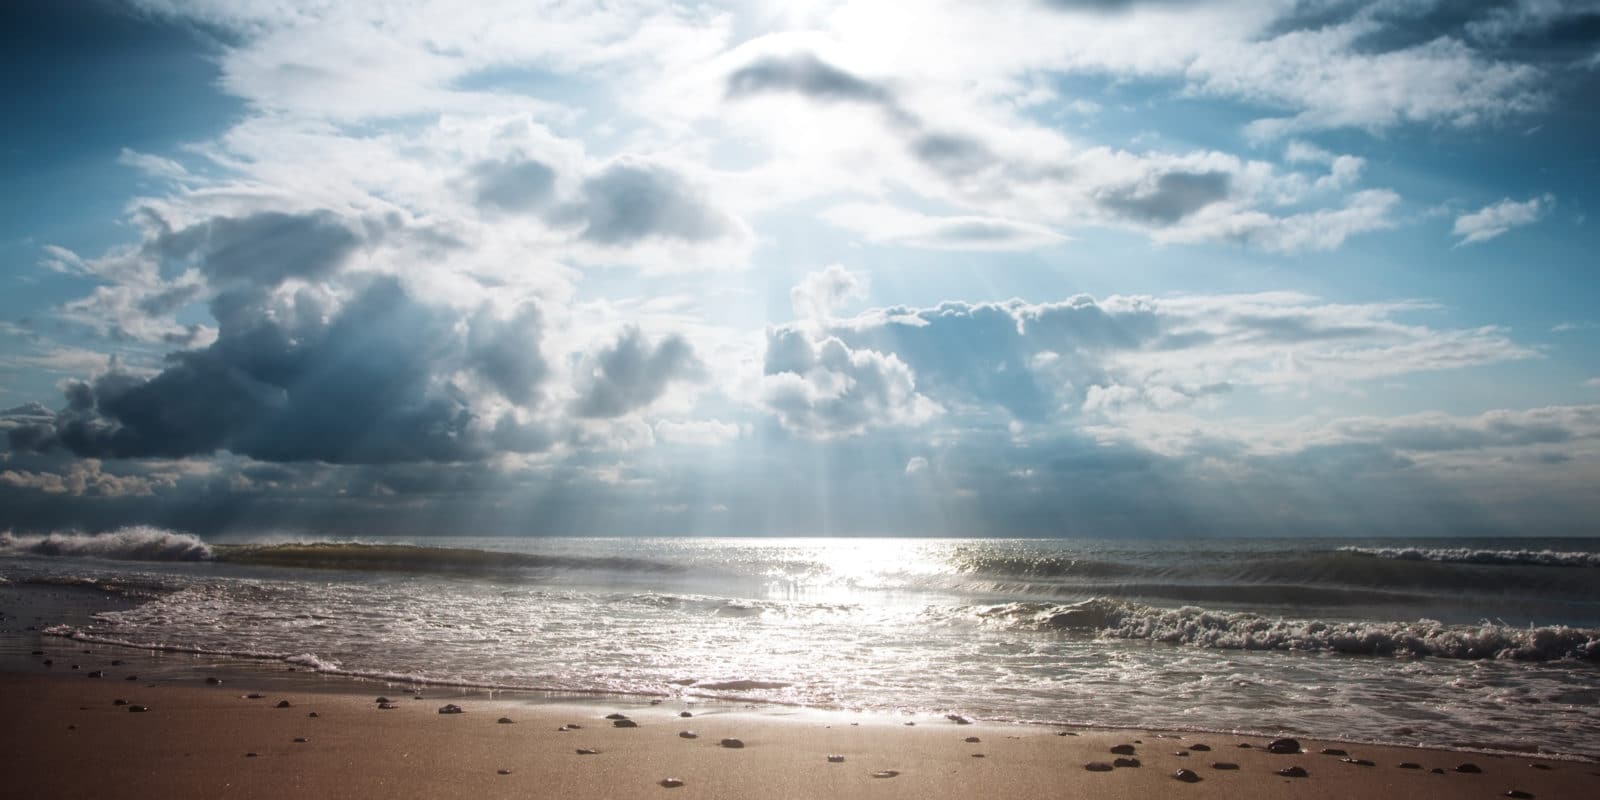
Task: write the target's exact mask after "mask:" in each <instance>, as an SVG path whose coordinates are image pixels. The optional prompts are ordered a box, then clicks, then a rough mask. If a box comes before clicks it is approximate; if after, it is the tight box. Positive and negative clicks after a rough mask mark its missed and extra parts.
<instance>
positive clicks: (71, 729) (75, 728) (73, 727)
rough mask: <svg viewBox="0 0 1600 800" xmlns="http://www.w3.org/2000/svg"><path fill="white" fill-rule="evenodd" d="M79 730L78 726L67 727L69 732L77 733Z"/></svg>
mask: <svg viewBox="0 0 1600 800" xmlns="http://www.w3.org/2000/svg"><path fill="white" fill-rule="evenodd" d="M77 729H78V726H76V725H68V726H67V730H69V731H75V730H77Z"/></svg>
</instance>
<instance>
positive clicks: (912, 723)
mask: <svg viewBox="0 0 1600 800" xmlns="http://www.w3.org/2000/svg"><path fill="white" fill-rule="evenodd" d="M916 724H917V723H915V722H907V723H906V727H907V728H910V727H912V726H914V725H916Z"/></svg>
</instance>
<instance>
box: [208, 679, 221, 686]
mask: <svg viewBox="0 0 1600 800" xmlns="http://www.w3.org/2000/svg"><path fill="white" fill-rule="evenodd" d="M206 685H207V686H221V685H222V679H221V678H206Z"/></svg>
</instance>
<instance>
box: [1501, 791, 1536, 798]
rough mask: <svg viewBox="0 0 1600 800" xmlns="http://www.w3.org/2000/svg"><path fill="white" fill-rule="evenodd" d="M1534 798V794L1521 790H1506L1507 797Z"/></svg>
mask: <svg viewBox="0 0 1600 800" xmlns="http://www.w3.org/2000/svg"><path fill="white" fill-rule="evenodd" d="M1532 796H1533V793H1532V792H1524V791H1522V790H1521V789H1507V790H1506V797H1532Z"/></svg>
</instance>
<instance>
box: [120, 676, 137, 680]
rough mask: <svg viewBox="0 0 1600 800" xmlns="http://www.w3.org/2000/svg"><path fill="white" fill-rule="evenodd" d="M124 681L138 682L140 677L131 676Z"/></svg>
mask: <svg viewBox="0 0 1600 800" xmlns="http://www.w3.org/2000/svg"><path fill="white" fill-rule="evenodd" d="M123 680H125V681H136V680H139V676H138V675H129V676H128V677H126V678H123Z"/></svg>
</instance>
